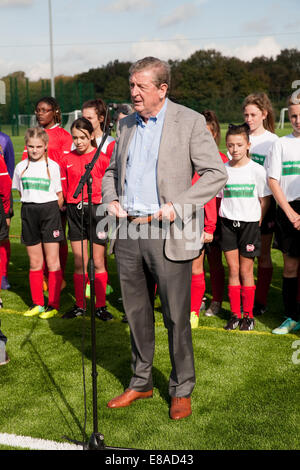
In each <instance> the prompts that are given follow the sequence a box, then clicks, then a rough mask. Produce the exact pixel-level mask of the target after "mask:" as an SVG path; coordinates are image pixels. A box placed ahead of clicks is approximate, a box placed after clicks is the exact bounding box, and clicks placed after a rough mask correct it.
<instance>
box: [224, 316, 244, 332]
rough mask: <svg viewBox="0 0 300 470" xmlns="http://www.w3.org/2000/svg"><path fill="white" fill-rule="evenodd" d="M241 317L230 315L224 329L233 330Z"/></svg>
mask: <svg viewBox="0 0 300 470" xmlns="http://www.w3.org/2000/svg"><path fill="white" fill-rule="evenodd" d="M240 321H241V318H238V317H237V316H236V315H231V317H230V320H229V322H228V323H227V325H226V326H224V330H235V329H236V328H237V327H238V326H239V324H240Z"/></svg>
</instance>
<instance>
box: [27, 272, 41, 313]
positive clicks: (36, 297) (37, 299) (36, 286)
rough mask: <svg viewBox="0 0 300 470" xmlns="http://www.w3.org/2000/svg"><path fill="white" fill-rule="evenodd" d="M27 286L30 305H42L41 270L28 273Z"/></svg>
mask: <svg viewBox="0 0 300 470" xmlns="http://www.w3.org/2000/svg"><path fill="white" fill-rule="evenodd" d="M29 284H30V292H31V298H32V303H33V304H35V305H42V306H43V305H44V293H43V270H40V271H31V270H30V271H29Z"/></svg>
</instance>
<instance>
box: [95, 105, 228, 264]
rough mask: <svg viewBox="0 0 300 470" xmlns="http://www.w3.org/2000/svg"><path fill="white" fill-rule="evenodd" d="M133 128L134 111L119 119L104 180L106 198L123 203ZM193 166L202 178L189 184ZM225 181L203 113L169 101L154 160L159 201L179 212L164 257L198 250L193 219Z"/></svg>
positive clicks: (173, 257) (176, 258) (183, 255)
mask: <svg viewBox="0 0 300 470" xmlns="http://www.w3.org/2000/svg"><path fill="white" fill-rule="evenodd" d="M135 130H136V117H135V113H134V114H131V115H129V116H127V117H126V118H123V119H122V120H121V121H120V123H119V132H118V135H117V139H116V144H115V148H114V152H113V155H112V157H111V161H110V165H109V166H108V168H107V170H106V173H105V175H104V178H103V181H102V201H103V202H104V203H109V202H111V201H114V200H118V201H120V203H121V204H122V196H123V195H124V182H125V175H126V163H127V158H128V150H129V145H130V141H131V139H132V137H133V135H134V132H135ZM195 171H196V172H197V173H198V174H199V175H200V176H201V178H200V179H199V180H198V181H197V182H196V183H195V184H194V185H193V186H192V178H193V174H194V172H195ZM226 181H227V172H226V170H225V167H224V164H223V162H222V159H221V157H220V154H219V151H218V148H217V146H216V144H215V141H214V139H213V137H212V135H211V133H210V132H209V131H208V130H207V127H206V121H205V118H204V117H203V116H202V115H201V114H199V113H197V112H195V111H193V110H191V109H189V108H186V107H184V106H181V105H178V104H175V103H173V102H172V101H170V100H168V104H167V109H166V115H165V121H164V125H163V130H162V136H161V142H160V147H159V154H158V162H157V188H158V193H159V199H160V203H161V204H164V203H167V202H170V201H171V202H172V203H173V205H174V207H175V210H176V213H177V217H176V219H175V223H172V224H171V225H170V230H169V234H168V236H167V237H166V240H165V256H166V257H167V258H169V259H170V260H174V261H184V260H189V259H193V258H196V257H197V256H198V255H199V251H200V249H201V243H200V241H199V237H198V236H197V237H196V238H195V232H197V229H196V227H198V226H199V224H197V223H196V222H195V221H196V220H197V218H198V219H199V212H200V213H201V210H200V207H203V205H204V204H206V203H207V202H208V201H210V200H211V199H212V198H213V197H215V196H216V194H217V193H218V192H219V191H220V190H221V189H222V188H223V187H224V185H225V183H226ZM202 214H203V209H202ZM197 216H198V217H197ZM202 218H203V217H202ZM195 223H196V225H195ZM202 228H203V227H202ZM193 237H194V238H193ZM112 250H113V242H112V244H111V251H112Z"/></svg>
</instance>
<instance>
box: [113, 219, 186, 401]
mask: <svg viewBox="0 0 300 470" xmlns="http://www.w3.org/2000/svg"><path fill="white" fill-rule="evenodd" d="M125 223H126V222H125ZM145 228H146V230H147V225H141V226H140V230H141V231H142V230H144V229H145ZM137 230H139V229H137ZM144 231H145V230H144ZM159 233H160V238H159V239H153V238H152V239H149V238H148V239H144V238H137V239H132V238H127V239H119V238H117V240H116V243H115V247H114V251H115V255H116V261H117V267H118V273H119V279H120V285H121V292H122V300H123V305H124V309H125V313H126V315H127V318H128V324H129V327H130V337H131V348H132V370H133V376H132V379H131V381H130V384H129V388H131V389H133V390H136V391H140V392H144V391H148V390H150V389H152V388H153V382H152V363H153V356H154V347H155V331H154V329H155V328H154V312H153V309H154V297H155V285H156V284H157V286H158V293H159V295H160V299H161V305H162V312H163V319H164V325H165V327H166V328H167V330H168V340H169V354H170V360H171V366H172V368H171V374H170V379H169V394H170V396H172V397H187V396H189V395H190V394H191V393H192V391H193V388H194V385H195V368H194V355H193V345H192V333H191V325H190V291H191V275H192V261H170V260H168V259H167V258H166V257H165V255H164V243H165V242H164V239H163V235H162V233H163V230H161V229H160V230H159Z"/></svg>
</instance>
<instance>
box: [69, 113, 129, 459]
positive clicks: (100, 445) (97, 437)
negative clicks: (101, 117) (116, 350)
mask: <svg viewBox="0 0 300 470" xmlns="http://www.w3.org/2000/svg"><path fill="white" fill-rule="evenodd" d="M107 113H108V109H107ZM105 121H106V119H105ZM111 128H112V124H111V125H110V126H109V128H108V130H107V131H106V132H105V133H104V134H103V136H102V140H101V142H100V144H99V147H98V148H97V150H96V153H95V155H94V157H93V159H92V160H91V162H90V163H88V164H87V165H85V168H86V171H85V173H84V174H83V175H82V177H81V178H80V181H79V184H78V186H77V189H76V191H75V193H74V195H73V197H74V199H77V197H78V196H79V194H80V193H81V191H82V190H83V187H84V185H85V184H86V185H87V193H88V215H89V217H88V220H89V227H90V234H92V224H93V222H92V220H93V215H92V183H93V178H92V175H91V172H92V170H93V168H94V165H95V164H96V162H97V160H98V158H99V156H100V153H101V149H102V147H103V145H104V142H105V141H106V139H107V137H108V135H109V134H110V131H111ZM82 210H83V206H82ZM89 241H90V243H89V245H90V246H89V257H90V258H89V262H88V273H89V279H90V289H91V296H90V304H91V342H92V374H91V375H92V393H93V433H92V435H91V436H90V438H89V441H88V443H86V442H79V441H75V440H73V439H69V438H67V437H66V436H64V437H65V438H66V439H68V440H69V441H71V442H74V443H76V444H80V445H82V446H83V449H84V450H107V449H115V450H118V449H119V450H121V449H120V448H117V447H107V446H106V445H105V443H104V436H103V434H101V433H99V431H98V406H97V376H98V373H97V355H96V322H95V265H94V257H93V239H92V237H91V239H90V240H89ZM122 450H126V449H122Z"/></svg>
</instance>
